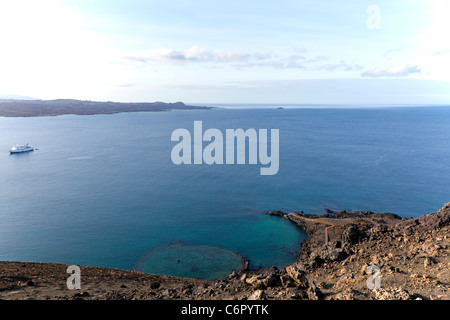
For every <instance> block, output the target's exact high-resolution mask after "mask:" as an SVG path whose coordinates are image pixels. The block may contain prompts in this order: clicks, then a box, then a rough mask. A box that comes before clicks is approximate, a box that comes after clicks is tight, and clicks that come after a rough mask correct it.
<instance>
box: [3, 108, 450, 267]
mask: <svg viewBox="0 0 450 320" xmlns="http://www.w3.org/2000/svg"><path fill="white" fill-rule="evenodd" d="M194 120H202V121H203V129H204V130H206V129H208V128H217V129H220V130H222V132H224V133H225V129H237V128H243V129H248V128H255V129H279V131H280V168H279V172H278V174H276V175H274V176H261V175H260V174H259V170H260V165H259V164H258V165H211V166H208V165H205V164H204V165H180V166H176V165H174V164H173V163H172V161H171V158H170V154H171V150H172V147H173V146H174V145H175V144H176V143H175V142H172V141H171V140H170V137H171V133H172V131H173V130H175V129H177V128H186V129H189V130H190V131H191V132H193V122H194ZM27 141H29V142H30V144H31V145H33V146H35V147H36V148H39V150H36V151H34V152H31V153H27V154H18V155H9V153H8V150H9V148H11V146H13V145H14V144H16V143H25V142H27ZM2 150H3V151H2ZM449 159H450V108H447V107H414V108H413V107H408V108H406V107H403V108H379V109H377V108H362V109H328V108H314V109H285V110H274V109H258V110H249V109H215V110H205V111H200V110H196V111H171V112H149V113H122V114H114V115H93V116H76V115H67V116H58V117H38V118H0V188H1V189H0V190H1V191H0V260H24V261H46V262H62V263H67V264H78V265H94V266H104V267H115V268H125V269H132V268H133V267H134V265H135V263H136V262H137V261H138V260H139V258H140V257H141V256H143V255H144V254H146V253H147V252H149V251H151V250H154V249H156V248H160V247H163V246H165V245H167V244H170V243H174V242H177V241H181V242H183V243H185V244H187V245H208V246H215V247H221V248H225V249H229V250H232V251H237V252H239V253H241V254H242V255H244V256H245V257H247V258H249V259H250V260H251V262H252V266H253V267H256V266H259V265H262V266H271V265H276V266H279V267H282V266H285V265H287V264H289V263H291V262H292V261H293V260H294V259H295V252H296V250H298V249H299V242H300V241H301V240H302V239H303V238H304V234H303V233H302V232H301V231H299V230H298V229H297V228H295V227H294V226H292V225H291V224H290V223H288V221H285V220H284V219H280V218H276V217H269V216H266V215H264V214H262V213H263V212H264V211H267V210H274V209H279V210H285V211H289V210H292V211H293V210H296V211H300V210H303V211H305V212H311V213H321V212H324V209H325V208H331V209H339V210H352V209H353V210H370V211H375V212H393V213H397V214H399V215H401V216H411V217H415V216H418V215H422V214H426V213H430V212H435V211H436V210H437V209H439V208H440V207H442V206H443V205H444V203H446V202H449V201H450V179H448V176H449V174H450V160H449Z"/></svg>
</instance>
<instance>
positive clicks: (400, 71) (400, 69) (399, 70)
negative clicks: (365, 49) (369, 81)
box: [361, 65, 422, 78]
mask: <svg viewBox="0 0 450 320" xmlns="http://www.w3.org/2000/svg"><path fill="white" fill-rule="evenodd" d="M421 72H422V70H420V68H419V67H418V66H408V65H402V66H395V67H392V68H389V69H380V68H375V69H372V70H366V71H364V72H363V73H362V74H361V76H362V77H370V78H380V77H406V76H409V75H410V74H413V73H421Z"/></svg>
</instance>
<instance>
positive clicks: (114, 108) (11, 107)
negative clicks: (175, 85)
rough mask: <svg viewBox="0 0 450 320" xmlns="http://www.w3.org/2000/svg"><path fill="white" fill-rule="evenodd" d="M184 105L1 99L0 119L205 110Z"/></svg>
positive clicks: (176, 103)
mask: <svg viewBox="0 0 450 320" xmlns="http://www.w3.org/2000/svg"><path fill="white" fill-rule="evenodd" d="M207 109H211V107H202V106H189V105H186V104H184V103H183V102H180V101H179V102H175V103H165V102H160V101H157V102H113V101H91V100H75V99H56V100H15V99H0V117H48V116H59V115H66V114H76V115H93V114H114V113H120V112H156V111H170V110H207Z"/></svg>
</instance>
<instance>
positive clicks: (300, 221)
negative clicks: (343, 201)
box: [0, 203, 450, 300]
mask: <svg viewBox="0 0 450 320" xmlns="http://www.w3.org/2000/svg"><path fill="white" fill-rule="evenodd" d="M266 214H270V215H276V216H279V217H280V218H282V219H288V220H290V221H292V223H295V224H296V225H297V226H299V227H300V228H301V229H302V230H304V231H305V232H306V233H307V234H308V237H307V239H306V240H304V241H303V242H302V244H301V251H300V252H299V254H298V259H297V262H296V263H294V264H292V265H290V266H287V267H286V268H282V269H277V268H274V267H272V268H266V269H260V270H249V269H248V268H244V269H243V270H241V271H239V272H235V273H233V274H231V275H230V276H228V277H227V278H225V279H222V280H219V281H204V280H197V279H188V278H177V277H170V276H162V275H152V274H146V273H142V272H137V271H127V270H118V269H108V268H96V267H83V266H81V289H80V290H69V289H67V286H66V281H67V277H68V274H67V273H66V269H67V265H64V264H53V263H31V262H0V299H51V300H53V299H64V300H68V299H89V300H91V299H95V300H97V299H100V300H124V299H126V300H128V299H139V300H144V299H145V300H146V299H151V300H154V299H165V300H173V299H181V300H218V299H220V300H229V299H237V300H258V299H267V300H288V299H300V300H416V299H422V300H449V299H450V295H449V289H450V257H449V245H450V232H449V228H450V203H448V204H446V205H445V206H444V207H443V208H441V209H439V210H438V211H437V212H435V213H431V214H428V215H424V216H420V217H418V218H414V219H412V218H401V217H399V216H397V215H395V214H391V213H373V212H367V211H364V212H345V211H341V212H333V211H331V210H328V211H327V214H325V215H314V214H299V213H285V212H281V211H271V212H267V213H266ZM247 266H248V264H247ZM370 270H372V271H371V272H369V271H370ZM373 270H375V271H376V270H378V273H372V272H373ZM377 281H378V282H377ZM369 287H370V288H369Z"/></svg>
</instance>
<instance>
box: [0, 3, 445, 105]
mask: <svg viewBox="0 0 450 320" xmlns="http://www.w3.org/2000/svg"><path fill="white" fill-rule="evenodd" d="M449 12H450V1H447V0H441V1H438V0H396V1H392V0H371V1H365V0H359V1H354V0H341V1H335V0H321V1H305V0H290V1H287V0H276V1H275V0H270V1H269V0H247V1H242V0H240V1H235V0H226V1H217V0H207V1H206V0H195V1H180V0H176V1H174V0H165V1H161V0H160V1H153V0H150V1H137V0H127V1H118V0H76V1H75V0H61V1H51V0H40V1H33V0H31V1H25V0H14V1H12V0H6V1H1V2H0V93H1V94H10V95H18V96H29V97H33V98H38V99H59V98H71V99H82V100H97V101H122V102H138V101H164V102H176V101H183V102H185V103H195V104H208V103H211V104H213V103H214V104H226V103H268V104H271V103H274V104H450V41H449V40H448V39H449V38H448V34H449V33H450V19H449V18H448V13H449Z"/></svg>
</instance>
